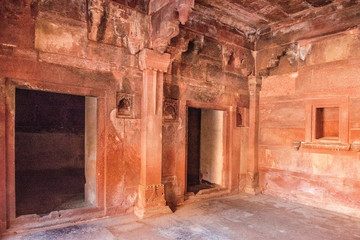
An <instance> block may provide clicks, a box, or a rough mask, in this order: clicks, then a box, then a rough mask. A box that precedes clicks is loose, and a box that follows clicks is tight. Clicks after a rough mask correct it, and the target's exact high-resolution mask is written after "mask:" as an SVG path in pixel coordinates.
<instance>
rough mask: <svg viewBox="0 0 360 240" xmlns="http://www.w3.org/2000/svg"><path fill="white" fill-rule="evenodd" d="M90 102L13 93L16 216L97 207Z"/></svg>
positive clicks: (93, 107)
mask: <svg viewBox="0 0 360 240" xmlns="http://www.w3.org/2000/svg"><path fill="white" fill-rule="evenodd" d="M96 102H97V99H96V98H93V97H85V96H76V95H69V94H59V93H51V92H43V91H35V90H24V89H16V94H15V194H16V216H17V217H18V216H21V215H28V214H37V215H40V216H42V215H46V214H49V213H50V212H52V211H58V210H67V209H75V208H85V207H90V206H94V205H95V204H96V197H95V193H96V191H95V185H96V179H95V177H96V175H95V170H94V169H95V168H96V133H97V128H96V112H97V110H96Z"/></svg>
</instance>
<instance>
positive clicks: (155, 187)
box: [135, 49, 171, 218]
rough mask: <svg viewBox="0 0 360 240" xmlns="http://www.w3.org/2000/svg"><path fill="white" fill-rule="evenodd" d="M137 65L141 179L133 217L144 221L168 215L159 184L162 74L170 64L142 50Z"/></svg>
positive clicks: (157, 55)
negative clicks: (140, 88)
mask: <svg viewBox="0 0 360 240" xmlns="http://www.w3.org/2000/svg"><path fill="white" fill-rule="evenodd" d="M139 64H140V69H141V70H142V71H143V92H142V103H141V179H140V186H139V195H138V196H139V197H138V202H137V205H136V207H135V214H136V215H137V216H138V217H139V218H144V217H148V216H152V215H157V214H165V213H171V210H170V208H169V207H168V206H166V201H165V193H164V185H163V184H161V166H162V164H161V161H162V109H163V75H164V72H166V71H167V68H168V66H169V64H170V55H169V54H161V53H159V52H156V51H154V50H150V49H144V50H143V51H141V52H140V55H139Z"/></svg>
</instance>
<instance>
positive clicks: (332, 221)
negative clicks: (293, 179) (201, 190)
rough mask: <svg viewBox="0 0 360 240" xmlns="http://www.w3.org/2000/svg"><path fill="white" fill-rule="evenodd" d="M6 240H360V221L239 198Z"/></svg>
mask: <svg viewBox="0 0 360 240" xmlns="http://www.w3.org/2000/svg"><path fill="white" fill-rule="evenodd" d="M3 239H24V240H28V239H29V240H30V239H36V240H43V239H51V240H56V239H101V240H108V239H179V240H180V239H207V240H212V239H214V240H215V239H221V240H226V239H247V240H252V239H277V240H279V239H286V240H289V239H301V240H305V239H311V240H316V239H327V240H329V239H341V240H346V239H360V219H358V218H352V217H349V216H345V215H340V214H336V213H333V212H328V211H324V210H320V209H316V208H312V207H307V206H304V205H301V204H296V203H288V202H285V201H283V200H279V199H277V198H273V197H270V196H265V195H259V196H255V197H253V196H246V195H236V196H229V197H222V198H218V199H212V200H205V201H201V202H195V203H192V204H185V205H183V206H181V207H179V208H178V209H177V210H176V212H175V213H173V214H170V215H166V216H161V217H153V218H149V219H145V220H138V219H136V218H135V217H134V216H132V215H127V216H120V217H116V218H106V219H100V220H96V221H90V222H86V223H81V224H77V225H68V226H62V227H60V228H51V229H47V230H41V231H33V232H28V233H23V234H18V235H4V236H3Z"/></svg>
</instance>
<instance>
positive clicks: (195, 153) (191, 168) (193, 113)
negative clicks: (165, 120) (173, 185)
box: [187, 107, 224, 193]
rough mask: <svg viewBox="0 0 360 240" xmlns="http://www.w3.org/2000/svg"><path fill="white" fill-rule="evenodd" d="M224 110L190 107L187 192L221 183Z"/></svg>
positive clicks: (194, 191) (195, 191)
mask: <svg viewBox="0 0 360 240" xmlns="http://www.w3.org/2000/svg"><path fill="white" fill-rule="evenodd" d="M223 118H224V115H223V111H218V110H212V109H199V108H190V107H189V108H188V153H187V154H188V159H187V192H193V193H197V192H199V191H200V190H203V189H208V188H213V187H216V186H220V185H222V170H223V166H222V165H223Z"/></svg>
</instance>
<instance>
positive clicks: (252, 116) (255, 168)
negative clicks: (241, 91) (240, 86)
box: [245, 77, 261, 195]
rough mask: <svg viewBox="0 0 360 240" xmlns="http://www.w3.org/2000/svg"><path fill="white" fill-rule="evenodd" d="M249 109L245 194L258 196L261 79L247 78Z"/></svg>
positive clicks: (259, 190) (259, 189)
mask: <svg viewBox="0 0 360 240" xmlns="http://www.w3.org/2000/svg"><path fill="white" fill-rule="evenodd" d="M248 83H249V93H250V109H249V150H248V163H247V166H248V169H247V177H246V186H245V192H246V193H249V194H253V195H256V194H259V193H260V192H261V188H260V186H259V163H258V159H259V154H258V144H259V141H258V139H259V92H260V90H261V77H249V82H248Z"/></svg>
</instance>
